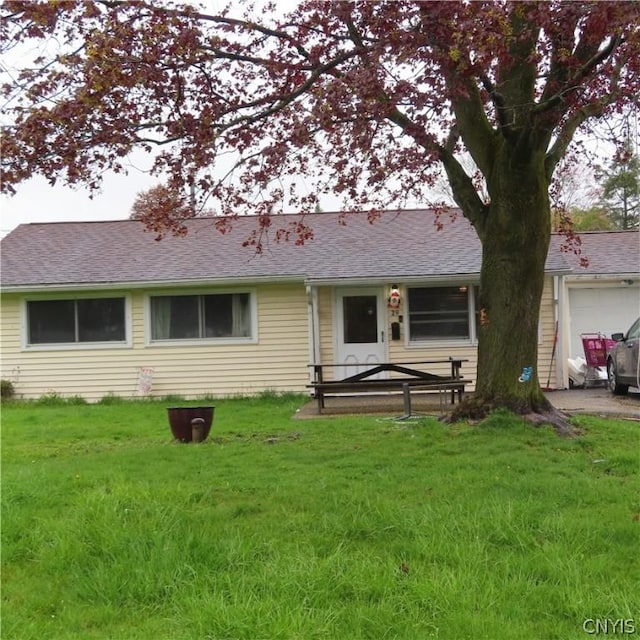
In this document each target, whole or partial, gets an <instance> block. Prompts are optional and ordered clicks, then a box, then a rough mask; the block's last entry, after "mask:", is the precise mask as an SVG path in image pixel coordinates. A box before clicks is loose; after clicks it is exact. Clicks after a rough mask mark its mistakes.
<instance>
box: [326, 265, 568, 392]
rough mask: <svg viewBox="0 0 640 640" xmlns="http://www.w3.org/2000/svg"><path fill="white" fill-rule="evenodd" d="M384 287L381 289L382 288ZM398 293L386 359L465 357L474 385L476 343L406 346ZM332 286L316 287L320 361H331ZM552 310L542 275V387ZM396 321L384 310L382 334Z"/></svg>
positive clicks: (549, 285)
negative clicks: (396, 330)
mask: <svg viewBox="0 0 640 640" xmlns="http://www.w3.org/2000/svg"><path fill="white" fill-rule="evenodd" d="M387 289H388V287H387V288H386V289H385V290H384V291H385V292H386V290H387ZM400 291H401V296H402V300H403V303H402V308H401V309H400V310H399V315H401V316H403V322H402V323H401V339H400V340H390V341H389V342H388V344H387V350H388V356H389V361H390V362H415V361H419V360H446V359H448V358H454V359H461V360H467V362H463V364H462V369H461V372H462V375H463V376H464V377H465V378H466V379H469V380H471V381H472V382H471V384H470V385H469V387H468V389H469V390H470V391H473V390H474V388H475V381H476V371H477V365H478V349H477V344H472V343H467V344H462V343H459V344H456V343H450V344H442V345H438V344H437V343H436V342H432V343H429V344H425V345H408V343H407V339H406V331H407V327H408V318H407V316H406V290H405V288H404V287H403V286H401V287H400ZM334 299H335V296H334V288H333V287H320V288H319V291H318V301H319V310H318V311H319V320H320V331H319V335H320V340H321V342H320V355H321V363H332V362H335V351H334V348H335V322H334V312H335V310H334V308H333V301H334ZM555 313H556V310H555V308H554V300H553V277H551V276H547V277H546V278H545V286H544V291H543V296H542V303H541V309H540V336H541V341H540V343H539V345H538V348H539V357H538V363H537V366H538V377H539V380H540V384H541V385H543V386H546V384H547V377H548V376H549V366H550V363H551V354H552V350H553V340H554V333H555ZM396 321H398V316H392V315H391V312H390V311H389V310H386V327H387V329H386V331H385V335H386V336H388V337H389V338H390V337H391V323H392V322H396ZM426 366H428V370H429V371H430V372H431V373H434V374H437V375H449V374H450V371H451V369H450V365H449V364H446V363H444V364H439V365H425V367H426ZM324 374H325V377H326V379H327V380H330V379H332V375H333V371H332V370H331V368H327V369H326V371H325V372H324ZM549 386H550V387H551V388H557V386H558V385H557V379H556V367H555V364H554V365H553V366H552V370H551V379H550V382H549Z"/></svg>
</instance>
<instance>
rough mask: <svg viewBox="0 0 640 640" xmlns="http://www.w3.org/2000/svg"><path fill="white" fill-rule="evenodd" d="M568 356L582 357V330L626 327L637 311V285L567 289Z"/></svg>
mask: <svg viewBox="0 0 640 640" xmlns="http://www.w3.org/2000/svg"><path fill="white" fill-rule="evenodd" d="M569 309H570V314H571V322H570V327H571V357H573V358H575V357H576V356H583V357H584V349H583V348H582V340H581V339H580V334H581V333H604V334H605V335H606V336H607V338H609V337H610V336H611V334H612V333H616V332H618V331H626V330H627V329H628V328H629V327H630V326H631V325H632V324H633V322H634V321H635V319H636V318H637V317H638V316H639V315H640V287H637V286H631V287H612V288H606V287H600V288H595V287H594V288H593V289H569Z"/></svg>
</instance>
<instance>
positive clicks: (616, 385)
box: [607, 360, 629, 396]
mask: <svg viewBox="0 0 640 640" xmlns="http://www.w3.org/2000/svg"><path fill="white" fill-rule="evenodd" d="M607 378H608V380H609V390H610V391H611V393H613V394H615V395H617V396H623V395H625V394H626V393H627V391H629V385H628V384H620V382H618V376H617V374H616V365H615V363H614V362H613V360H609V361H608V362H607Z"/></svg>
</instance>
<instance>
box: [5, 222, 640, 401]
mask: <svg viewBox="0 0 640 640" xmlns="http://www.w3.org/2000/svg"><path fill="white" fill-rule="evenodd" d="M453 213H455V212H453ZM300 219H301V218H300V216H297V215H285V216H278V217H276V218H275V219H274V220H273V227H274V228H280V227H288V226H289V225H291V224H295V223H296V222H299V221H300ZM441 220H442V223H443V228H442V229H441V230H438V229H437V228H436V225H435V222H436V217H435V214H434V213H433V212H432V211H429V210H410V211H399V212H385V213H383V214H382V216H381V218H380V219H379V220H377V221H375V222H373V223H371V222H369V221H368V218H367V215H366V213H349V214H346V215H344V216H341V215H340V214H338V213H317V214H312V215H307V216H305V217H304V222H305V223H306V224H307V225H309V226H310V227H311V229H312V230H313V239H310V240H307V241H306V242H305V243H304V245H302V246H298V245H296V244H295V242H294V241H292V240H290V241H288V242H276V241H275V239H274V233H273V232H271V233H270V234H269V236H268V237H266V238H265V242H264V249H263V251H262V253H257V252H256V251H255V248H254V247H252V246H243V241H244V240H245V239H246V238H247V237H248V236H249V235H250V233H251V232H252V231H253V230H255V229H256V220H255V218H252V217H240V218H239V219H238V220H236V221H234V223H233V226H232V229H231V231H229V232H228V233H225V234H222V233H220V232H218V231H217V230H216V228H215V226H214V223H215V220H214V219H211V218H209V219H207V218H197V219H193V220H191V221H189V222H188V223H187V226H188V233H187V235H186V236H184V237H173V236H171V237H166V238H164V239H163V240H161V241H157V240H156V239H155V235H154V233H151V232H148V231H146V230H145V228H144V227H143V225H142V224H141V223H140V222H137V221H133V220H123V221H113V222H66V223H49V224H26V225H21V226H19V227H18V228H16V229H15V230H14V231H13V232H12V233H10V234H9V235H8V236H6V237H5V238H4V239H3V240H2V242H1V244H0V249H1V253H2V274H1V276H2V280H1V283H2V343H1V344H2V373H1V375H2V378H3V379H7V380H10V381H11V382H12V383H13V384H14V386H15V390H16V393H17V394H18V395H19V396H21V397H24V398H37V397H39V396H41V395H43V394H47V393H57V394H60V395H62V396H72V395H79V396H82V397H84V398H86V399H87V400H93V401H95V400H99V399H100V398H102V397H104V396H107V395H109V394H114V395H117V396H121V397H131V396H136V395H146V394H151V395H154V396H166V395H169V394H177V395H181V396H183V397H185V398H189V397H202V396H204V395H217V396H221V395H230V394H251V393H257V392H261V391H264V390H273V391H276V392H284V391H298V392H303V391H307V390H308V389H307V388H306V385H307V384H308V383H309V380H310V375H311V369H310V366H309V365H310V364H314V363H315V364H318V363H322V364H330V363H335V365H336V366H335V367H333V368H329V371H328V372H327V374H326V375H328V376H329V377H330V376H331V375H334V376H344V370H346V368H344V367H341V366H339V365H341V364H344V363H351V364H353V363H366V364H371V363H376V362H384V361H386V362H403V361H419V360H434V359H443V358H449V357H452V358H460V359H464V360H467V362H465V363H464V365H463V371H462V373H463V375H464V376H465V378H469V379H471V380H473V379H475V368H476V347H477V331H476V325H477V323H476V318H477V315H478V313H477V312H478V309H477V306H476V296H477V287H478V281H479V270H480V259H481V247H480V243H479V241H478V238H477V236H476V234H475V232H474V230H473V229H472V228H471V227H470V225H469V224H468V222H467V221H466V219H465V218H464V217H463V216H462V215H460V214H458V215H453V216H450V215H448V214H445V215H443V216H442V219H441ZM638 237H639V234H638V233H637V232H605V233H590V234H584V242H583V254H584V255H586V257H587V258H589V261H590V265H591V266H590V267H589V268H587V269H584V268H582V267H580V266H578V262H577V260H576V259H575V258H574V257H573V256H572V255H570V254H568V253H566V252H563V251H562V250H561V244H562V243H561V239H560V238H554V241H553V243H552V247H551V249H550V252H549V256H548V258H547V263H546V281H545V290H544V295H543V301H542V308H541V317H540V321H541V322H540V345H539V361H538V363H537V367H538V374H539V377H540V381H541V383H542V384H544V385H546V384H547V379H548V386H550V387H556V388H563V387H566V386H567V383H568V378H567V371H566V357H568V356H569V355H570V354H571V350H572V349H575V348H576V346H575V344H574V341H575V335H574V334H575V332H576V331H598V330H607V331H612V330H624V329H626V328H627V327H628V325H630V324H631V321H630V320H631V319H630V316H632V315H633V314H634V313H635V314H636V315H637V311H638V309H639V308H640V253H639V251H638V249H639V243H638ZM392 293H393V295H392ZM390 298H392V299H390ZM618 304H621V305H622V304H624V305H625V311H624V314H623V313H619V310H618V308H617V306H616V305H618ZM596 310H597V314H596ZM577 316H579V318H580V319H579V320H577V319H576V318H577ZM590 319H591V320H593V322H592V323H591V325H589V323H588V321H589V320H590ZM556 331H557V343H556V347H555V349H554V341H555V338H556ZM444 366H445V365H443V367H444ZM343 369H344V370H343ZM350 372H351V373H353V369H350ZM434 373H446V371H442V372H441V371H434ZM471 388H473V385H471Z"/></svg>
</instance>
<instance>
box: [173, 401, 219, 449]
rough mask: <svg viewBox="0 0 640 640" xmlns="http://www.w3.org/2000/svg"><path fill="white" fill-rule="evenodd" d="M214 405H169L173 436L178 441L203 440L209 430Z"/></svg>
mask: <svg viewBox="0 0 640 640" xmlns="http://www.w3.org/2000/svg"><path fill="white" fill-rule="evenodd" d="M214 409H215V407H169V408H168V409H167V415H168V417H169V426H170V427H171V433H173V437H174V438H175V439H176V440H179V441H180V442H204V441H205V440H206V439H207V436H208V435H209V431H211V423H212V422H213V412H214Z"/></svg>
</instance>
